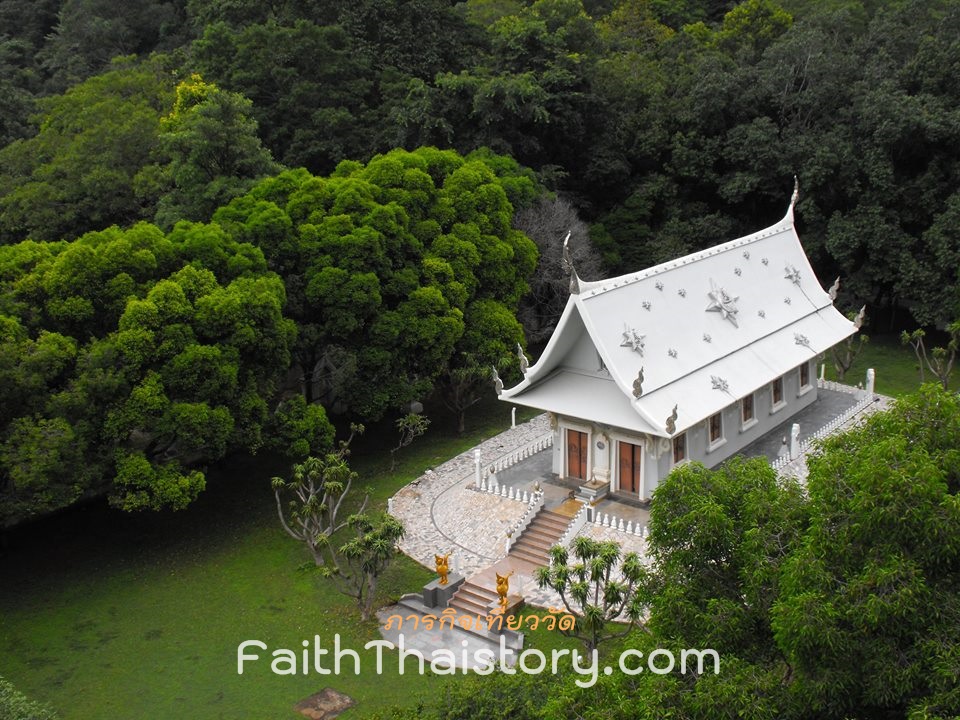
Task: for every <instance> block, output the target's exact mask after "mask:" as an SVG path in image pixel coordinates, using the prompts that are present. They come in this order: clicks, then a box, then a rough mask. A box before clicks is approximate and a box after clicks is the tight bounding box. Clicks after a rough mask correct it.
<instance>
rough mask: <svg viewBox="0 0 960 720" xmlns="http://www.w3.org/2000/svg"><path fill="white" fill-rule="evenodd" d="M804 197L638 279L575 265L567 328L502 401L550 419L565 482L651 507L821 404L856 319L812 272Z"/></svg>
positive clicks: (556, 467)
mask: <svg viewBox="0 0 960 720" xmlns="http://www.w3.org/2000/svg"><path fill="white" fill-rule="evenodd" d="M796 197H797V195H796V192H795V193H794V197H793V199H792V200H791V203H790V207H789V209H788V211H787V214H786V215H785V216H784V218H783V219H782V220H781V221H780V222H779V223H777V224H775V225H773V226H771V227H769V228H767V229H765V230H761V231H760V232H757V233H754V234H752V235H748V236H746V237H742V238H739V239H737V240H731V241H730V242H727V243H724V244H722V245H717V246H715V247H712V248H709V249H706V250H703V251H700V252H696V253H693V254H691V255H687V256H686V257H681V258H678V259H676V260H673V261H670V262H667V263H663V264H661V265H657V266H655V267H651V268H648V269H646V270H643V271H641V272H638V273H634V274H630V275H623V276H621V277H616V278H611V279H608V280H600V281H593V282H586V281H583V280H581V279H579V278H578V277H577V275H576V272H575V271H574V270H573V268H572V267H570V268H569V270H570V272H571V295H570V298H569V300H568V301H567V306H566V308H565V309H564V312H563V315H562V316H561V318H560V321H559V324H558V325H557V329H556V330H555V331H554V334H553V336H552V337H551V338H550V341H549V343H548V344H547V347H546V349H545V350H544V352H543V354H542V356H541V357H540V359H539V360H538V361H537V362H536V363H535V364H533V365H530V366H529V367H528V368H525V372H524V378H523V380H522V381H521V382H520V383H519V384H518V385H516V386H515V387H512V388H510V389H506V390H503V391H502V393H501V395H500V398H501V400H505V401H508V402H511V403H516V404H518V405H524V406H528V407H532V408H537V409H540V410H545V411H547V412H549V413H551V425H552V427H553V430H554V443H553V448H554V449H553V472H554V473H555V474H557V475H558V476H560V477H561V478H565V479H568V480H573V481H580V483H581V484H583V485H585V486H586V485H589V486H590V489H591V492H590V493H589V494H593V492H596V491H598V490H599V491H600V494H603V493H604V492H605V491H607V490H611V491H613V492H618V493H619V494H621V495H623V494H626V495H628V496H632V497H635V498H637V499H639V500H645V499H648V498H650V496H651V495H652V494H653V491H654V489H655V488H656V487H657V484H658V483H659V482H660V480H661V479H662V478H664V477H665V476H666V475H667V474H668V473H669V472H670V470H671V469H672V468H673V467H674V466H675V465H677V464H679V463H683V462H687V461H694V460H695V461H700V462H702V463H704V464H705V465H707V466H708V467H713V466H715V465H717V464H718V463H720V462H722V461H723V460H725V459H726V458H728V457H730V456H731V455H733V454H735V453H737V452H738V451H739V450H741V449H742V448H744V447H745V446H746V445H748V444H749V443H751V442H753V441H754V440H756V439H758V438H759V437H761V436H762V435H764V434H765V433H767V432H769V431H770V430H771V429H773V428H774V427H776V426H778V425H780V424H781V423H782V422H784V421H785V420H786V419H788V418H789V417H790V416H792V415H793V414H795V413H796V412H798V411H800V410H802V409H803V408H805V407H806V406H808V405H809V404H810V403H812V402H813V401H814V400H815V399H816V397H817V383H816V373H815V368H816V358H817V356H818V355H819V354H820V353H823V352H824V351H825V350H827V349H829V348H830V347H832V346H833V345H835V344H837V343H838V342H841V341H842V340H844V339H845V338H847V337H849V336H850V335H852V334H853V333H855V332H856V331H857V329H858V328H859V322H857V323H852V322H850V320H848V319H847V318H845V317H844V316H843V315H842V314H841V313H840V312H839V311H838V310H837V309H836V308H834V306H833V300H834V298H835V296H836V288H837V283H835V284H834V286H833V287H832V288H831V289H830V291H829V292H827V291H825V290H824V289H823V287H822V286H821V284H820V282H819V280H818V279H817V277H816V276H815V275H814V272H813V269H812V268H811V267H810V262H809V260H808V259H807V256H806V254H805V253H804V250H803V247H802V245H801V244H800V239H799V237H798V236H797V232H796V229H795V227H794V217H793V210H794V205H795V203H796ZM861 317H862V316H861Z"/></svg>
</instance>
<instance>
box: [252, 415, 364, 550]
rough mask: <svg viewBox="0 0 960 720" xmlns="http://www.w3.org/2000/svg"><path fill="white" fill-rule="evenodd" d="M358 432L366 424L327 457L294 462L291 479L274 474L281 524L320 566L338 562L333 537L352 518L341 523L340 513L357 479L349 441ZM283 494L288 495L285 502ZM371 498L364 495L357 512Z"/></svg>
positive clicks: (275, 494) (272, 481) (355, 428)
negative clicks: (331, 538)
mask: <svg viewBox="0 0 960 720" xmlns="http://www.w3.org/2000/svg"><path fill="white" fill-rule="evenodd" d="M358 432H363V427H362V426H359V425H354V426H352V427H351V434H350V437H349V438H348V439H347V440H346V441H341V443H340V448H339V450H338V451H336V452H330V453H327V454H326V455H325V456H324V457H308V458H307V459H306V460H304V461H303V462H302V463H297V464H296V465H294V466H293V471H292V472H291V475H290V479H289V480H284V479H283V478H281V477H274V478H273V479H272V480H271V481H270V482H271V485H272V486H273V494H274V497H275V499H276V501H277V515H278V516H279V518H280V524H281V525H282V526H283V529H284V531H285V532H286V533H287V534H288V535H289V536H290V537H292V538H293V539H294V540H297V541H299V542H302V543H303V544H304V545H306V546H307V549H308V550H309V551H310V555H311V557H312V558H313V562H314V563H315V564H316V565H317V566H320V565H323V564H324V562H325V560H329V561H331V562H333V563H334V564H335V560H336V559H335V557H334V556H333V555H331V552H332V546H331V545H330V536H331V535H333V534H334V533H336V532H337V531H338V530H340V529H342V528H344V527H346V526H347V524H348V523H349V521H350V518H347V520H343V521H339V522H338V519H337V516H338V515H339V513H340V508H341V506H342V505H343V501H344V500H345V499H346V497H347V494H348V493H349V492H350V488H351V486H352V485H353V481H354V480H356V478H357V474H356V473H355V472H353V471H352V470H351V469H350V467H349V465H347V455H348V454H349V450H348V448H349V445H350V441H351V440H352V439H353V436H354V434H355V433H358ZM283 496H287V497H288V498H289V499H288V500H287V502H286V505H285V504H284V501H283ZM368 500H369V496H366V497H364V499H363V503H362V504H361V506H360V510H359V511H358V514H362V513H363V511H364V509H365V508H366V506H367V501H368ZM351 517H352V516H351Z"/></svg>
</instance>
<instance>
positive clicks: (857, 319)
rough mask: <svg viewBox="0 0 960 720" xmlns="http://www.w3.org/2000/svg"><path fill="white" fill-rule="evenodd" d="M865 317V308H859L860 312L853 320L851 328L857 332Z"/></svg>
mask: <svg viewBox="0 0 960 720" xmlns="http://www.w3.org/2000/svg"><path fill="white" fill-rule="evenodd" d="M866 317H867V306H866V305H864V306H863V307H861V308H860V312H858V313H857V316H856V317H855V318H854V319H853V326H854V327H855V328H856V329H857V330H859V329H860V328H861V327H863V321H864V320H865V319H866Z"/></svg>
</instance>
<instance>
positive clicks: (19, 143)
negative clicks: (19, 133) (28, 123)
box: [0, 63, 173, 242]
mask: <svg viewBox="0 0 960 720" xmlns="http://www.w3.org/2000/svg"><path fill="white" fill-rule="evenodd" d="M172 90H173V83H172V82H171V80H170V79H169V76H166V75H165V73H164V72H163V68H162V66H161V65H160V64H159V63H158V64H154V65H150V64H147V65H140V66H138V65H135V64H132V63H121V64H119V65H118V66H116V67H115V68H113V69H111V70H110V71H108V72H106V73H104V74H102V75H98V76H95V77H93V78H90V79H89V80H87V81H85V82H83V83H81V84H79V85H76V86H74V87H72V88H71V89H70V90H68V91H67V92H65V93H64V94H63V95H55V96H51V97H48V98H45V99H44V100H43V101H42V102H41V103H40V110H41V113H40V115H39V118H38V119H39V124H38V125H39V126H38V128H37V134H36V135H34V136H33V137H30V138H26V139H20V140H15V141H14V142H12V143H11V144H10V145H8V146H7V147H5V148H3V149H2V150H0V242H12V241H17V240H23V239H25V238H27V237H31V238H33V239H36V240H57V239H61V238H71V237H76V236H77V235H79V234H81V233H83V232H86V231H88V230H101V229H103V228H105V227H107V226H109V225H112V224H114V223H117V224H123V225H127V224H132V223H133V222H135V221H137V220H140V219H144V218H147V217H150V216H151V215H152V213H153V204H154V203H155V202H156V196H150V195H149V193H148V194H147V196H144V195H142V194H140V193H139V192H138V188H137V187H136V183H135V178H136V176H137V173H138V172H140V170H141V168H143V167H144V166H145V165H147V164H148V163H150V162H151V161H152V160H153V159H154V153H155V152H156V151H157V150H158V148H159V136H158V122H159V119H160V116H161V114H162V113H163V112H164V110H165V109H166V108H168V107H169V106H170V104H171V103H172V99H173V94H172Z"/></svg>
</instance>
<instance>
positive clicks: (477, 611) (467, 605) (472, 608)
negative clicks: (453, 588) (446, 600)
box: [450, 598, 490, 615]
mask: <svg viewBox="0 0 960 720" xmlns="http://www.w3.org/2000/svg"><path fill="white" fill-rule="evenodd" d="M450 607H452V608H453V609H454V610H456V611H457V612H462V613H464V614H466V615H486V614H487V613H488V612H489V611H490V603H483V604H480V603H474V602H467V601H465V600H458V599H457V598H453V599H451V600H450Z"/></svg>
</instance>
